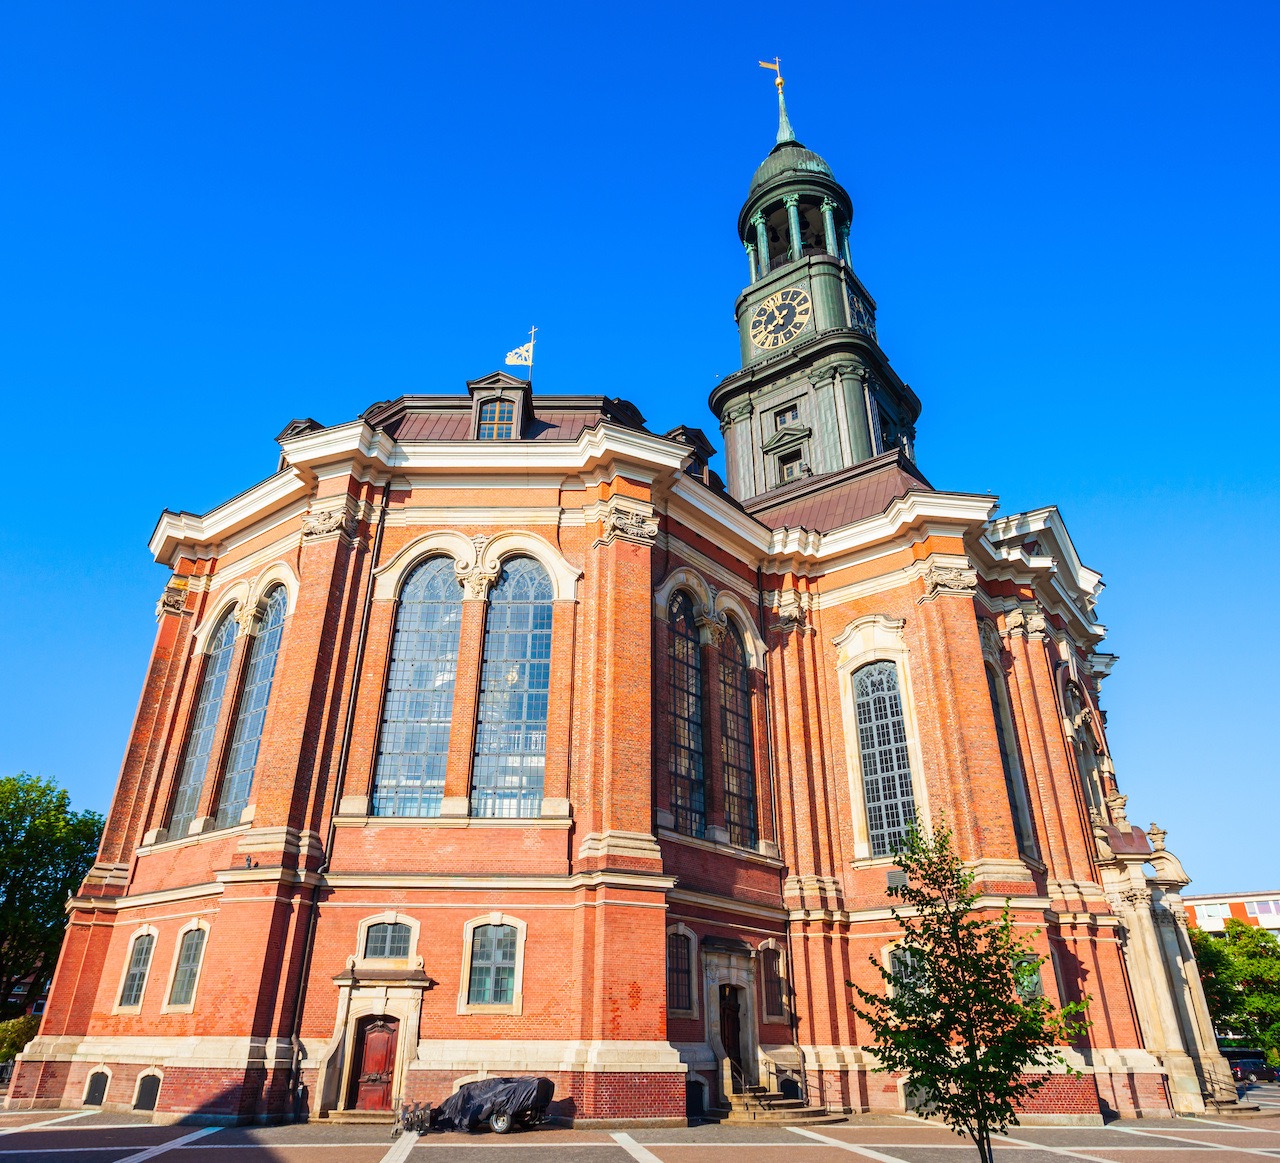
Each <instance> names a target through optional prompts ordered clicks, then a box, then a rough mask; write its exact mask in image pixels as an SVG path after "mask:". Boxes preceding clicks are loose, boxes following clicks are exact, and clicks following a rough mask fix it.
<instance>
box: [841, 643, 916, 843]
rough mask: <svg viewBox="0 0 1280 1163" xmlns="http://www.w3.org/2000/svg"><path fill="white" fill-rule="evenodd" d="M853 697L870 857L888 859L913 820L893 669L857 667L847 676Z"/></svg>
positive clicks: (890, 666) (904, 729)
mask: <svg viewBox="0 0 1280 1163" xmlns="http://www.w3.org/2000/svg"><path fill="white" fill-rule="evenodd" d="M853 694H854V700H855V705H856V707H857V715H858V750H859V753H860V755H861V757H862V789H863V794H864V796H865V798H866V803H867V832H868V833H869V835H870V839H871V855H872V856H888V855H889V854H890V853H892V852H896V851H897V850H898V849H899V848H901V847H902V844H903V842H904V841H905V840H906V838H907V833H908V832H909V831H910V830H911V827H912V825H913V824H914V823H915V821H916V803H915V795H914V792H913V790H912V787H911V759H910V756H909V755H908V752H907V725H906V721H905V720H904V718H903V714H902V698H901V696H900V694H899V692H898V667H897V665H896V664H895V663H892V662H871V663H868V664H867V665H866V666H864V667H861V668H860V669H859V670H858V671H857V672H856V673H855V674H854V676H853Z"/></svg>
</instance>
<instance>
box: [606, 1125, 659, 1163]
mask: <svg viewBox="0 0 1280 1163" xmlns="http://www.w3.org/2000/svg"><path fill="white" fill-rule="evenodd" d="M609 1138H611V1139H612V1140H613V1141H614V1142H615V1143H617V1144H618V1146H619V1147H621V1148H622V1149H623V1150H624V1151H625V1152H626V1153H627V1154H628V1155H630V1156H631V1158H633V1159H639V1160H640V1163H662V1160H661V1159H659V1158H658V1156H657V1155H655V1154H654V1153H653V1152H652V1151H650V1150H649V1148H648V1147H642V1146H640V1144H639V1143H637V1142H636V1141H635V1139H633V1138H632V1137H631V1136H630V1135H628V1134H627V1132H626V1131H614V1132H613V1133H612V1134H611V1135H610V1136H609Z"/></svg>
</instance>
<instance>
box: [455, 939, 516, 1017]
mask: <svg viewBox="0 0 1280 1163" xmlns="http://www.w3.org/2000/svg"><path fill="white" fill-rule="evenodd" d="M515 980H516V930H515V926H514V925H479V926H477V927H476V929H475V930H474V931H473V932H472V935H471V974H470V979H469V983H468V987H467V1004H468V1005H495V1006H499V1005H510V1004H511V1003H512V1001H513V999H514V997H515Z"/></svg>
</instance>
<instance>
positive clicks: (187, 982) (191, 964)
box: [169, 929, 205, 1006]
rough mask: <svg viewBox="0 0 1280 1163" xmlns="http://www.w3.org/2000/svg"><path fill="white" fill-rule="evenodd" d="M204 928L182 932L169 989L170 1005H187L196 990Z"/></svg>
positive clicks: (202, 949) (202, 948) (202, 950)
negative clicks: (176, 963)
mask: <svg viewBox="0 0 1280 1163" xmlns="http://www.w3.org/2000/svg"><path fill="white" fill-rule="evenodd" d="M204 935H205V934H204V930H203V929H188V930H187V931H186V932H185V933H183V934H182V944H181V945H180V946H179V947H178V968H177V969H176V970H174V974H173V988H172V989H170V990H169V1004H170V1005H171V1006H188V1005H190V1004H191V999H192V997H194V996H195V992H196V977H197V976H198V975H199V973H200V956H201V954H202V953H203V952H204Z"/></svg>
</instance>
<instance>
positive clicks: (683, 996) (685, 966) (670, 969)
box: [667, 932, 693, 1010]
mask: <svg viewBox="0 0 1280 1163" xmlns="http://www.w3.org/2000/svg"><path fill="white" fill-rule="evenodd" d="M667 1008H668V1009H672V1010H691V1009H693V942H692V940H690V938H689V935H688V934H687V933H680V932H674V933H668V934H667Z"/></svg>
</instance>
